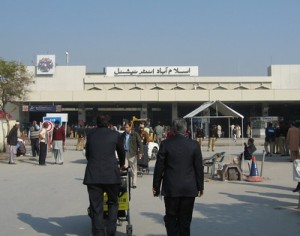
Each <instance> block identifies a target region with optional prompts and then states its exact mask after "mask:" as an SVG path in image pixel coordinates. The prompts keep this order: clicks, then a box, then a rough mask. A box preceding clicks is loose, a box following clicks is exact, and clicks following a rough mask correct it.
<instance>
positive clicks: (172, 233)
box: [164, 197, 195, 236]
mask: <svg viewBox="0 0 300 236" xmlns="http://www.w3.org/2000/svg"><path fill="white" fill-rule="evenodd" d="M164 201H165V208H166V215H165V217H164V221H165V226H166V230H167V235H168V236H189V235H190V225H191V222H192V215H193V209H194V202H195V198H194V197H164Z"/></svg>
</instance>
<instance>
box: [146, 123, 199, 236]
mask: <svg viewBox="0 0 300 236" xmlns="http://www.w3.org/2000/svg"><path fill="white" fill-rule="evenodd" d="M186 129H187V123H186V121H185V120H184V119H175V120H174V121H173V131H174V132H175V136H173V137H171V138H169V139H166V140H164V141H162V143H161V145H160V148H159V152H158V156H157V160H156V164H155V169H154V175H153V188H152V191H153V195H154V196H158V195H159V194H160V193H161V195H163V196H164V203H165V216H164V222H165V227H166V231H167V235H168V236H174V235H176V236H188V235H190V224H191V221H192V214H193V208H194V202H195V197H196V196H199V197H200V196H202V195H203V189H204V174H203V166H202V154H201V149H200V145H199V143H198V142H197V141H195V140H192V139H188V138H186V137H185V136H184V134H185V132H186ZM161 185H162V189H161V190H160V187H161Z"/></svg>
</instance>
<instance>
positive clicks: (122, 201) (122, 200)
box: [88, 168, 132, 236]
mask: <svg viewBox="0 0 300 236" xmlns="http://www.w3.org/2000/svg"><path fill="white" fill-rule="evenodd" d="M130 181H131V170H130V168H128V169H127V171H123V172H121V186H120V192H119V197H118V225H122V224H123V222H125V221H127V225H126V235H128V236H131V235H132V225H131V221H130V207H129V202H130V198H131V195H130ZM107 200H108V199H107V194H106V193H104V194H103V217H104V219H105V218H108V205H107ZM88 215H89V216H90V217H91V213H90V207H89V208H88Z"/></svg>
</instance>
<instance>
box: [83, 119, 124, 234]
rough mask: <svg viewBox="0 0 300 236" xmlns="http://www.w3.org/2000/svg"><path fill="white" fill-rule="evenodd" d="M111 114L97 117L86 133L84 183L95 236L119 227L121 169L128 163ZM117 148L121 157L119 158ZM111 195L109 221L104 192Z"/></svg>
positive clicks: (109, 199)
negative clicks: (110, 117) (94, 124)
mask: <svg viewBox="0 0 300 236" xmlns="http://www.w3.org/2000/svg"><path fill="white" fill-rule="evenodd" d="M108 121H109V116H108V115H106V114H103V115H99V116H98V117H97V128H96V129H93V130H91V131H90V132H89V133H88V134H87V142H86V159H87V161H88V163H87V165H86V170H85V176H84V181H83V184H85V185H87V190H88V194H89V201H90V216H91V220H92V234H93V236H104V235H105V236H113V235H115V232H116V228H117V216H118V194H119V189H120V184H121V175H120V168H119V165H120V167H121V169H123V167H124V163H125V152H124V146H123V143H122V140H121V136H120V134H119V133H118V132H117V131H114V130H111V129H109V128H108ZM116 151H117V154H118V158H119V165H118V160H117V158H116ZM104 192H106V194H107V197H108V201H107V204H108V221H107V224H105V223H104V218H103V193H104Z"/></svg>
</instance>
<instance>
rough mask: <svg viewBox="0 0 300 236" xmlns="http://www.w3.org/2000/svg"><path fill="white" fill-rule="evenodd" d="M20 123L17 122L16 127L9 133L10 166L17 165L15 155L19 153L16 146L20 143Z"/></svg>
mask: <svg viewBox="0 0 300 236" xmlns="http://www.w3.org/2000/svg"><path fill="white" fill-rule="evenodd" d="M19 125H20V123H19V122H16V124H15V125H14V127H12V129H11V130H10V131H9V134H8V136H7V144H9V161H8V164H16V163H15V161H14V155H15V153H16V152H17V150H16V146H17V143H18V129H19Z"/></svg>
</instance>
